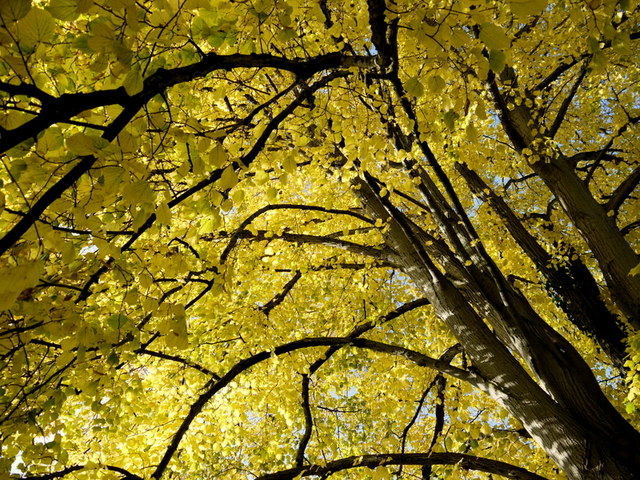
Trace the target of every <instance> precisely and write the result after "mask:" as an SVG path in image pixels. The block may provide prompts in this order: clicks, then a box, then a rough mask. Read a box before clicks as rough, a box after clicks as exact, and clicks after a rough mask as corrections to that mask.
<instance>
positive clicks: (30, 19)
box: [18, 8, 56, 46]
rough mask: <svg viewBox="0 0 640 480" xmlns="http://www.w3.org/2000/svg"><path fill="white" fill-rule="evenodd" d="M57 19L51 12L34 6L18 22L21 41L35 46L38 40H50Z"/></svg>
mask: <svg viewBox="0 0 640 480" xmlns="http://www.w3.org/2000/svg"><path fill="white" fill-rule="evenodd" d="M55 26H56V24H55V20H54V19H53V17H52V16H51V14H50V13H49V12H47V11H46V10H41V9H40V8H33V9H31V10H30V11H29V13H28V14H27V15H26V16H25V17H24V18H23V19H21V20H20V21H19V22H18V28H19V34H18V35H19V40H20V42H22V43H24V44H26V45H29V46H33V45H35V44H36V43H38V42H48V41H49V40H51V37H52V36H53V31H54V29H55Z"/></svg>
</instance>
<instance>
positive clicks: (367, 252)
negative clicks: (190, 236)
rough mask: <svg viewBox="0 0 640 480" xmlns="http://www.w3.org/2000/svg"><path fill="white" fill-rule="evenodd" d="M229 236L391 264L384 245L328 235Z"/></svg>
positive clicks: (221, 234) (262, 233)
mask: <svg viewBox="0 0 640 480" xmlns="http://www.w3.org/2000/svg"><path fill="white" fill-rule="evenodd" d="M226 235H227V232H218V233H217V235H216V237H212V236H210V235H204V236H202V237H201V238H202V240H212V239H213V238H221V237H222V238H224V237H225V236H226ZM231 236H232V237H235V238H237V239H240V238H247V239H252V240H283V241H285V242H290V243H296V244H313V245H324V246H326V247H335V248H340V249H342V250H347V251H349V252H351V253H355V254H357V255H364V256H368V257H372V258H375V259H376V260H381V261H384V262H388V263H393V261H392V258H393V252H392V251H391V250H390V249H389V248H387V247H385V246H384V245H361V244H359V243H355V242H350V241H348V240H342V239H340V238H334V237H330V236H328V235H309V234H303V233H288V232H283V233H281V234H273V232H270V231H269V230H258V231H255V232H250V231H249V230H240V231H236V232H234V233H233V234H231ZM225 259H226V258H225Z"/></svg>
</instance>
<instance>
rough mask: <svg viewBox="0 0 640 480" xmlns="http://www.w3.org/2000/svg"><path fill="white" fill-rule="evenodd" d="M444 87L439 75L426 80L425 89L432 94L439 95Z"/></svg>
mask: <svg viewBox="0 0 640 480" xmlns="http://www.w3.org/2000/svg"><path fill="white" fill-rule="evenodd" d="M445 86H446V84H445V82H444V80H443V79H442V77H440V76H439V75H434V76H432V77H429V78H428V79H427V87H428V88H429V90H430V91H432V92H433V93H440V92H441V91H442V90H443V89H444V87H445Z"/></svg>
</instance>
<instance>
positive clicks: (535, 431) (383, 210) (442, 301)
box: [359, 181, 640, 480]
mask: <svg viewBox="0 0 640 480" xmlns="http://www.w3.org/2000/svg"><path fill="white" fill-rule="evenodd" d="M359 192H360V196H361V199H362V201H363V204H364V205H365V208H367V209H368V211H369V212H370V213H371V214H372V215H373V216H375V217H377V218H381V219H383V220H384V221H386V222H389V229H388V231H387V237H386V238H387V242H388V245H389V247H390V248H391V249H393V250H394V251H395V253H396V255H397V258H396V259H395V262H396V263H397V264H398V265H400V266H401V268H402V269H403V270H404V272H405V273H406V274H407V275H408V276H409V277H410V278H411V279H412V280H413V282H414V283H415V284H416V285H417V286H418V287H419V288H420V289H421V290H422V291H423V292H424V293H425V296H426V297H427V298H428V300H429V301H430V302H431V304H432V306H433V308H434V311H435V313H436V314H437V315H438V317H439V318H440V319H441V320H442V321H443V322H445V323H446V324H447V325H448V327H449V328H450V329H451V331H452V332H453V333H454V335H455V336H456V338H457V340H458V341H459V342H460V344H461V345H462V346H463V347H464V349H465V352H466V353H467V354H468V355H469V357H470V358H471V360H472V362H473V367H474V368H475V369H477V371H478V374H479V375H480V377H481V378H482V379H483V380H484V381H483V382H480V383H479V386H480V388H482V389H483V390H484V391H485V393H487V394H488V395H490V396H491V397H492V398H494V399H495V400H496V401H498V402H500V403H501V404H502V405H503V406H504V407H505V408H506V409H507V410H508V411H509V412H510V413H511V415H513V416H514V417H515V418H517V419H518V420H519V421H520V422H521V423H522V424H523V425H524V426H525V428H526V429H527V431H529V432H530V434H531V435H532V437H533V438H534V439H535V441H536V442H537V443H538V444H539V445H540V446H541V447H542V448H543V449H544V450H545V452H546V453H547V454H548V455H549V457H550V458H552V459H553V460H554V461H555V462H556V464H557V465H558V466H559V467H560V468H561V469H562V470H563V471H564V472H565V474H566V475H567V476H568V477H569V478H570V479H572V480H578V479H580V480H585V479H588V480H591V479H593V480H596V479H598V480H601V479H602V480H604V479H606V480H622V479H635V478H640V433H639V432H637V431H636V430H635V429H634V428H633V427H632V426H631V425H630V424H629V423H628V422H626V421H625V420H624V418H623V417H622V416H621V415H620V414H619V413H618V412H617V411H616V410H615V408H614V407H613V406H612V405H611V404H610V403H609V401H608V400H607V398H606V397H605V396H604V394H603V393H602V392H601V390H600V389H599V386H598V383H597V381H596V380H595V378H594V377H593V374H592V372H591V370H590V369H589V367H588V366H587V365H586V364H585V362H584V360H583V359H582V357H581V356H580V355H579V353H578V352H577V351H575V349H574V348H573V346H572V345H571V344H570V343H569V342H567V341H566V340H565V339H564V338H563V337H561V336H560V335H559V334H558V333H557V332H555V331H554V330H553V329H552V328H551V327H549V326H548V325H547V324H546V323H545V322H544V321H543V320H542V319H541V318H540V317H539V316H538V315H537V314H536V313H535V312H534V311H533V309H532V308H531V307H530V305H529V304H528V303H527V302H526V300H525V299H524V298H523V297H521V296H519V295H518V294H517V293H516V292H514V291H507V292H506V297H507V298H505V292H500V293H501V294H502V297H503V300H502V302H503V303H502V304H500V305H498V304H497V300H496V298H495V297H497V296H498V294H497V293H496V292H487V291H486V289H487V288H489V287H488V285H490V284H491V283H492V279H490V278H476V280H477V282H474V283H467V285H465V286H463V287H459V286H454V285H453V283H452V281H451V280H450V279H449V278H448V277H447V275H445V274H443V273H442V272H441V270H440V269H439V268H438V267H437V266H436V265H435V264H434V263H433V260H432V258H431V256H430V255H429V254H428V253H427V251H426V250H425V249H424V247H423V245H424V242H422V241H420V240H419V239H420V235H421V233H424V232H420V231H418V229H417V227H416V226H415V225H413V224H411V222H410V221H409V220H408V219H407V218H406V217H404V216H403V215H402V213H401V212H399V211H398V210H396V209H395V208H394V207H393V205H392V204H391V203H390V202H389V200H388V198H384V197H381V196H380V195H379V191H378V190H377V186H376V185H371V184H370V183H368V182H366V181H361V182H360V187H359ZM424 234H425V235H426V233H424ZM489 260H490V259H489ZM452 262H454V260H452ZM458 268H460V267H459V265H458ZM490 270H491V269H490V268H475V269H474V270H473V274H474V275H475V276H477V275H480V276H486V272H487V271H490ZM502 280H504V279H502ZM477 288H479V289H480V291H473V290H474V289H477ZM483 290H485V291H483ZM478 299H484V300H483V302H482V303H484V305H480V306H476V304H475V303H474V302H475V301H476V300H478ZM472 305H473V306H472ZM474 307H475V308H474ZM479 311H482V316H481V315H480V314H479ZM487 313H488V314H489V315H487ZM485 315H487V316H485ZM483 317H484V318H483ZM485 320H487V321H488V322H489V324H490V325H491V326H492V327H494V329H493V330H492V329H491V328H489V325H488V324H487V323H486V322H485ZM513 351H517V352H518V353H519V354H520V355H521V356H522V358H523V359H524V360H525V361H526V362H527V363H528V364H529V366H530V367H531V368H532V370H533V371H534V373H535V374H536V375H537V376H538V381H536V380H535V379H534V378H532V377H531V376H530V374H529V373H528V372H527V370H526V369H525V368H524V367H523V365H522V364H521V363H520V362H519V361H518V360H517V359H516V357H514V355H513V353H512V352H513Z"/></svg>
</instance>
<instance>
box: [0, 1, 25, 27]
mask: <svg viewBox="0 0 640 480" xmlns="http://www.w3.org/2000/svg"><path fill="white" fill-rule="evenodd" d="M29 10H31V0H2V1H0V25H7V24H9V23H12V22H15V21H16V20H20V19H21V18H22V17H24V16H25V15H26V14H27V13H29Z"/></svg>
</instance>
